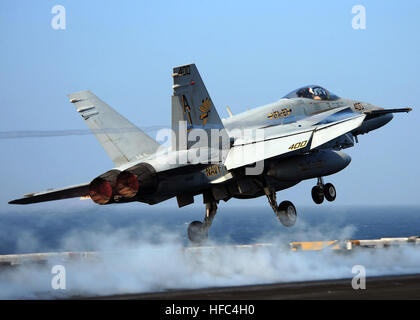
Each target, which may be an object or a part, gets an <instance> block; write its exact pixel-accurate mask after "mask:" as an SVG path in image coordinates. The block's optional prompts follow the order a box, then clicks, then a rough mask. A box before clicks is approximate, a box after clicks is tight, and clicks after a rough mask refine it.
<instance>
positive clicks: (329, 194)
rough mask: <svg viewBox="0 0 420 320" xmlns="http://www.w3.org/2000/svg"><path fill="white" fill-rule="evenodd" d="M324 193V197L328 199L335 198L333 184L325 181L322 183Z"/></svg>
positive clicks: (335, 193)
mask: <svg viewBox="0 0 420 320" xmlns="http://www.w3.org/2000/svg"><path fill="white" fill-rule="evenodd" d="M324 195H325V199H327V200H328V201H334V200H335V198H336V196H337V192H336V191H335V187H334V185H333V184H331V183H327V184H326V185H324Z"/></svg>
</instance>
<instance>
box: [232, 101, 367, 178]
mask: <svg viewBox="0 0 420 320" xmlns="http://www.w3.org/2000/svg"><path fill="white" fill-rule="evenodd" d="M342 111H343V109H342V110H339V112H341V113H342ZM339 112H336V114H337V113H339ZM336 114H334V113H333V112H326V113H325V114H324V116H322V115H321V114H318V115H316V116H314V117H309V118H307V119H305V120H302V121H300V122H296V123H294V124H293V125H292V126H290V125H288V127H287V126H285V125H279V126H277V127H271V128H267V129H263V131H261V132H262V133H263V134H262V137H258V133H257V134H256V135H255V136H254V137H252V139H248V140H245V139H237V140H236V141H235V143H234V145H233V147H232V148H231V149H230V151H229V153H228V155H227V158H226V161H225V163H224V164H225V166H226V168H227V169H228V170H231V169H235V168H239V167H242V166H246V165H250V164H253V163H256V162H258V161H263V160H265V159H269V158H273V157H277V156H280V155H286V154H288V153H290V154H292V153H293V154H294V153H295V151H309V150H312V149H315V148H317V147H319V146H321V145H323V144H324V143H327V142H328V141H331V140H333V139H335V138H337V137H339V136H341V135H343V134H345V133H348V132H350V131H352V130H354V129H355V128H357V127H359V126H360V125H361V124H362V122H363V120H364V118H365V117H366V115H365V114H360V113H354V112H352V113H348V114H347V115H346V116H345V117H344V118H343V116H342V115H341V116H338V115H336ZM311 118H313V119H312V120H314V119H316V121H311ZM336 119H339V120H336ZM334 120H336V121H334Z"/></svg>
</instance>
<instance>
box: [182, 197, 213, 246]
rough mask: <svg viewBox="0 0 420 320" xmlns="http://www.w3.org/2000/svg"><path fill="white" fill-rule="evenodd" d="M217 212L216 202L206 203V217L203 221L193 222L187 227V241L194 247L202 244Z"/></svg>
mask: <svg viewBox="0 0 420 320" xmlns="http://www.w3.org/2000/svg"><path fill="white" fill-rule="evenodd" d="M216 212H217V202H216V201H211V202H208V203H206V216H205V217H204V221H203V222H201V221H193V222H191V223H190V225H189V226H188V239H189V240H190V241H191V243H193V244H196V245H201V244H203V243H204V242H205V241H206V240H207V238H208V236H209V229H210V226H211V224H212V222H213V219H214V217H215V215H216Z"/></svg>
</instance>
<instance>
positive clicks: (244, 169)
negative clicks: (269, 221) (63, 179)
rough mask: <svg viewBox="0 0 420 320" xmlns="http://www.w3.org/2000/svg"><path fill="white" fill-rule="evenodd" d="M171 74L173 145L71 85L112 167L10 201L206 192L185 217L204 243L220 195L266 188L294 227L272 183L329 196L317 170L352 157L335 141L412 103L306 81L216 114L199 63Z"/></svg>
mask: <svg viewBox="0 0 420 320" xmlns="http://www.w3.org/2000/svg"><path fill="white" fill-rule="evenodd" d="M172 78H173V86H172V88H173V95H172V130H170V134H168V136H167V138H168V140H170V141H171V144H170V146H166V145H161V144H159V143H158V142H157V141H156V140H154V139H152V138H151V137H150V136H148V135H147V134H146V133H145V132H143V131H142V130H140V129H139V128H137V127H136V126H135V125H134V124H132V123H131V122H130V121H128V120H127V119H125V118H124V117H123V116H121V115H120V114H118V113H117V112H116V111H115V110H113V109H112V108H111V107H109V106H108V105H107V104H106V103H105V102H103V101H102V100H100V99H99V98H98V97H96V96H95V95H94V94H93V93H91V92H90V91H80V92H76V93H72V94H69V95H68V97H69V99H70V103H72V104H73V105H74V106H75V107H76V110H77V112H78V113H79V114H80V115H81V116H82V118H83V120H84V121H85V122H86V124H87V125H88V126H89V128H90V129H91V130H92V131H93V133H94V134H95V136H96V138H97V139H98V141H99V143H100V144H101V145H102V147H103V148H104V149H105V151H106V152H107V154H108V155H109V157H110V158H111V160H112V162H113V163H114V168H112V169H110V170H109V171H107V172H105V173H103V174H101V175H100V176H98V177H96V178H94V179H92V180H91V181H89V182H87V183H83V184H79V185H75V186H71V187H67V188H62V189H55V190H48V191H45V192H39V193H31V194H26V195H24V197H23V198H21V199H17V200H13V201H10V202H9V203H10V204H31V203H37V202H44V201H51V200H59V199H67V198H74V197H89V198H90V199H92V200H93V201H94V202H95V203H97V204H100V205H110V204H114V205H115V204H120V203H127V202H133V201H138V202H143V203H147V204H150V205H153V204H157V203H160V202H162V201H165V200H168V199H171V198H174V197H176V199H177V202H178V206H179V207H183V206H186V205H189V204H192V203H193V202H194V197H195V196H198V195H202V197H203V203H204V205H205V209H206V210H205V216H204V220H203V221H194V222H192V223H190V224H189V226H188V238H189V239H190V241H191V242H193V243H203V242H204V241H205V240H206V239H207V238H208V230H209V228H210V226H211V224H212V222H213V219H214V217H215V214H216V211H217V206H218V203H219V202H220V201H221V200H223V201H228V200H229V199H231V198H237V199H250V198H256V197H260V196H266V197H267V199H268V203H269V205H270V206H271V208H272V209H273V211H274V213H275V215H276V216H277V217H278V219H279V220H280V222H281V223H282V224H283V225H284V226H286V227H291V226H293V225H294V224H295V222H296V218H297V211H296V208H295V206H294V205H293V203H291V202H290V201H283V202H281V203H280V204H278V203H277V200H276V192H277V191H280V190H284V189H287V188H290V187H293V186H295V185H296V184H298V183H299V182H301V181H303V180H308V179H316V184H315V185H314V187H313V188H312V190H311V196H312V199H313V201H314V202H315V203H316V204H321V203H322V202H323V201H324V199H326V200H327V201H334V200H335V199H336V189H335V187H334V185H333V184H331V183H326V184H324V179H323V178H324V177H325V176H329V175H332V174H335V173H337V172H339V171H341V170H343V169H344V168H346V167H347V166H348V165H349V163H350V161H351V158H350V156H348V155H347V154H345V153H344V152H342V151H341V150H343V149H346V148H350V147H353V146H354V145H355V143H357V142H358V136H359V135H361V134H365V133H368V132H370V131H372V130H376V129H378V128H380V127H382V126H384V125H385V124H387V123H388V122H390V121H391V120H392V118H393V113H399V112H409V111H411V108H400V109H384V108H380V107H378V106H375V105H372V104H370V103H366V102H362V101H359V100H352V99H345V98H340V97H338V96H337V95H335V94H333V93H332V92H330V91H328V90H326V89H325V88H323V87H321V86H318V85H308V86H305V87H302V88H299V89H297V90H294V91H292V92H290V93H289V94H287V95H285V96H284V97H283V98H281V99H280V100H278V101H276V102H273V103H270V104H268V105H263V106H260V107H257V108H255V109H252V110H249V111H245V112H243V113H240V114H237V115H233V114H232V113H231V111H230V109H228V113H229V115H230V117H229V118H227V119H221V118H220V117H219V114H218V113H217V110H216V108H215V106H214V104H213V101H212V99H211V97H210V95H209V93H208V92H207V89H206V87H205V85H204V83H203V81H202V79H201V76H200V74H199V72H198V69H197V67H196V66H195V64H189V65H183V66H179V67H175V68H173V73H172Z"/></svg>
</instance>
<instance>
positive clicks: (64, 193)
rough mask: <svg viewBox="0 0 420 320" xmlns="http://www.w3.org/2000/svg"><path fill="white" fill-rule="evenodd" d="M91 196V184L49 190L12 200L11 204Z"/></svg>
mask: <svg viewBox="0 0 420 320" xmlns="http://www.w3.org/2000/svg"><path fill="white" fill-rule="evenodd" d="M88 195H89V183H84V184H79V185H76V186H71V187H66V188H62V189H54V190H48V191H45V192H37V193H31V194H27V195H25V196H24V198H21V199H16V200H12V201H10V202H9V204H30V203H38V202H45V201H53V200H62V199H69V198H77V197H85V196H88Z"/></svg>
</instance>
